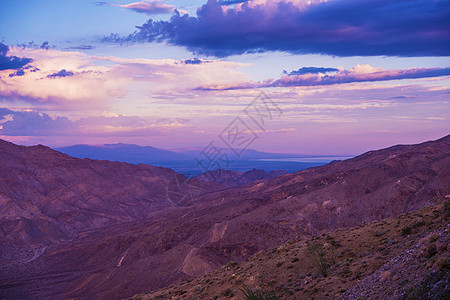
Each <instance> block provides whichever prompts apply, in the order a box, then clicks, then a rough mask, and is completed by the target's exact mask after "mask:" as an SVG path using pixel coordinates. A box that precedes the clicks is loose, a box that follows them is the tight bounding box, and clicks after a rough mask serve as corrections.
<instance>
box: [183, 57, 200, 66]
mask: <svg viewBox="0 0 450 300" xmlns="http://www.w3.org/2000/svg"><path fill="white" fill-rule="evenodd" d="M183 63H185V64H186V65H199V64H201V63H203V61H202V60H201V59H198V58H192V59H185V60H183Z"/></svg>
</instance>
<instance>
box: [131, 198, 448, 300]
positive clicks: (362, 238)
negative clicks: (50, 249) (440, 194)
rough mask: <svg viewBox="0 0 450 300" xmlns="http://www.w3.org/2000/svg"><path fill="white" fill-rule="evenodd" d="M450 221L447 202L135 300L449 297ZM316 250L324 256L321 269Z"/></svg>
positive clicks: (290, 245)
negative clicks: (249, 293) (247, 294)
mask: <svg viewBox="0 0 450 300" xmlns="http://www.w3.org/2000/svg"><path fill="white" fill-rule="evenodd" d="M447 198H450V195H449V197H447ZM449 221H450V200H447V202H445V205H444V204H441V205H437V206H430V207H426V208H424V209H422V210H419V211H416V212H412V213H408V214H401V215H400V216H399V217H397V218H390V219H384V220H382V221H378V222H371V223H366V224H361V225H359V226H356V227H353V228H346V229H338V230H335V231H331V232H327V233H323V234H321V235H320V236H318V237H313V238H310V239H302V240H296V241H288V242H286V243H283V244H282V245H280V246H279V247H276V248H273V249H268V250H264V251H260V252H258V253H256V254H255V255H253V256H251V257H249V258H248V259H246V260H245V261H243V262H235V261H229V262H228V263H227V264H226V265H224V266H222V267H221V268H219V269H217V270H215V271H214V272H211V273H209V274H206V275H204V276H201V277H198V278H196V279H194V280H189V281H185V282H183V283H181V284H179V285H172V286H170V287H167V288H164V289H161V290H159V291H155V292H153V293H149V294H141V295H136V296H134V297H133V298H132V299H136V300H145V299H148V300H150V299H245V294H244V292H245V291H250V292H251V293H253V294H255V295H256V296H258V295H265V294H266V295H267V294H270V295H274V296H275V297H276V299H342V300H343V299H449V297H450V272H449V271H450V248H449V243H450V224H449ZM312 246H318V247H320V250H321V251H322V253H323V258H322V261H321V264H319V265H317V262H318V261H317V259H318V256H317V252H315V251H314V250H313V249H314V248H312ZM270 299H275V298H270Z"/></svg>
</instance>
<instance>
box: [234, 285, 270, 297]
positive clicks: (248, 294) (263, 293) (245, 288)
mask: <svg viewBox="0 0 450 300" xmlns="http://www.w3.org/2000/svg"><path fill="white" fill-rule="evenodd" d="M241 291H242V292H243V293H244V296H245V299H246V300H278V299H279V298H278V297H277V295H276V294H275V293H274V292H271V291H270V292H269V291H261V292H257V293H255V292H253V291H252V290H251V289H250V288H249V287H248V286H246V285H244V286H243V287H242V289H241Z"/></svg>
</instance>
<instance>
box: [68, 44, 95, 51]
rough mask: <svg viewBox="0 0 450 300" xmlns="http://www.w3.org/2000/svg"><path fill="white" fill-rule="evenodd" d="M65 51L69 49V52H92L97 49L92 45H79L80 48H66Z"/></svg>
mask: <svg viewBox="0 0 450 300" xmlns="http://www.w3.org/2000/svg"><path fill="white" fill-rule="evenodd" d="M64 49H67V50H92V49H95V47H94V46H92V45H79V46H72V47H66V48H64Z"/></svg>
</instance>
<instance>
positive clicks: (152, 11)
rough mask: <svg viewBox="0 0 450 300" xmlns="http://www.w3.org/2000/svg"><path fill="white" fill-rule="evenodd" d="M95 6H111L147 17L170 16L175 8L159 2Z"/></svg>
mask: <svg viewBox="0 0 450 300" xmlns="http://www.w3.org/2000/svg"><path fill="white" fill-rule="evenodd" d="M96 5H97V6H103V5H111V6H118V7H122V8H127V9H130V10H132V11H135V12H138V13H142V14H147V15H156V14H170V13H172V12H173V11H174V10H175V6H173V5H169V4H164V3H161V2H160V1H152V2H134V3H130V4H123V5H120V4H114V3H109V2H97V3H96Z"/></svg>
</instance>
